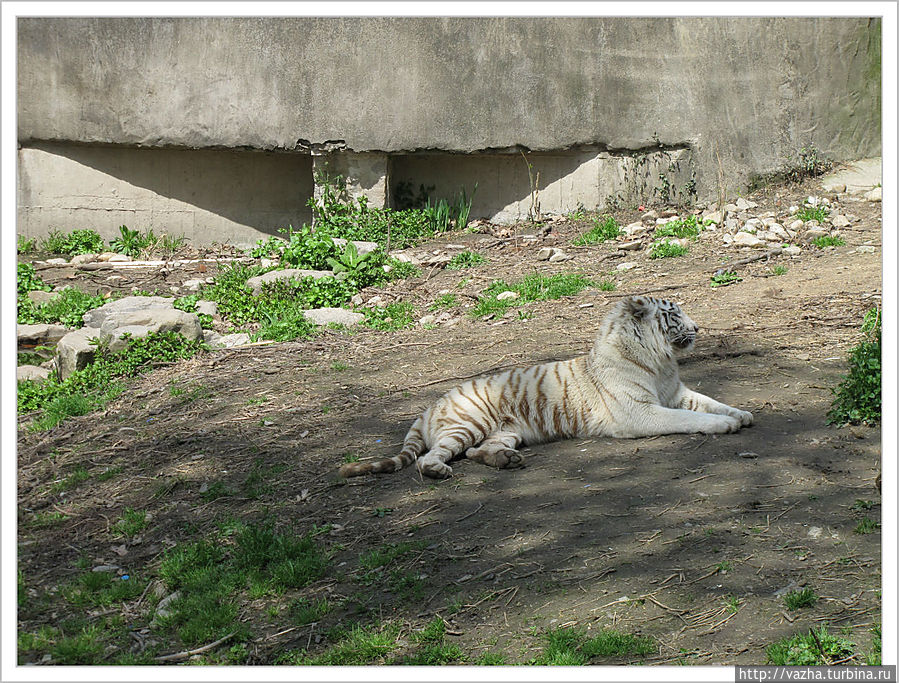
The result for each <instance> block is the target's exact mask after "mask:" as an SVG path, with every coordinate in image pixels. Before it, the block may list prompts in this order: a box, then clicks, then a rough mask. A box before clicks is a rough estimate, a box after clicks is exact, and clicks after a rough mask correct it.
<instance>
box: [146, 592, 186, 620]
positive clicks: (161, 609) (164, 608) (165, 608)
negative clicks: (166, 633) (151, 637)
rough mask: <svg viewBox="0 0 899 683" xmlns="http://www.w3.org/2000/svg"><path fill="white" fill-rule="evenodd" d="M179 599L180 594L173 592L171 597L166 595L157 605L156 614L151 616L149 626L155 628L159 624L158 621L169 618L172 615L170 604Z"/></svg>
mask: <svg viewBox="0 0 899 683" xmlns="http://www.w3.org/2000/svg"><path fill="white" fill-rule="evenodd" d="M180 597H181V592H180V591H175V592H174V593H172V594H171V595H167V596H166V597H164V598H163V599H162V600H160V601H159V604H158V605H156V614H154V615H153V619H152V620H151V621H150V626H155V625H156V624H158V623H159V619H161V618H163V617H167V616H169V615H170V614H171V613H172V609H171V604H172V603H173V602H175V600H177V599H178V598H180Z"/></svg>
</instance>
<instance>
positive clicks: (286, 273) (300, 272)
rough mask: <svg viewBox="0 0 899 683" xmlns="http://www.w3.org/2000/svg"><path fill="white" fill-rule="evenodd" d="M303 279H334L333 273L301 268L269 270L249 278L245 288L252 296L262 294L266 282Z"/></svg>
mask: <svg viewBox="0 0 899 683" xmlns="http://www.w3.org/2000/svg"><path fill="white" fill-rule="evenodd" d="M304 277H314V278H315V279H316V280H317V279H319V278H323V277H334V273H333V272H331V271H330V270H304V269H302V268H285V269H284V270H271V271H269V272H267V273H263V274H262V275H257V276H256V277H251V278H250V279H249V280H247V287H249V288H250V289H251V290H252V291H253V294H256V295H258V294H261V293H262V285H263V284H265V283H266V282H276V281H278V280H290V279H291V278H292V279H295V280H299V279H301V278H304Z"/></svg>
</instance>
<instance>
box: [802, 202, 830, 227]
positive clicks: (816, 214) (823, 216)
mask: <svg viewBox="0 0 899 683" xmlns="http://www.w3.org/2000/svg"><path fill="white" fill-rule="evenodd" d="M829 213H830V210H829V209H827V208H826V207H824V206H803V207H802V208H801V209H799V211H797V212H796V218H798V219H799V220H801V221H803V222H806V223H807V222H808V221H818V222H819V223H823V222H824V221H825V220H827V214H829Z"/></svg>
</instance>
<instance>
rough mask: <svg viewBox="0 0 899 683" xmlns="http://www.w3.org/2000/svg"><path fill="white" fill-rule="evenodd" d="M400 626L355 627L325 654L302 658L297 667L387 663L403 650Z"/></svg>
mask: <svg viewBox="0 0 899 683" xmlns="http://www.w3.org/2000/svg"><path fill="white" fill-rule="evenodd" d="M399 631H400V629H399V626H397V625H395V624H387V625H384V626H380V627H379V626H369V627H363V626H358V625H354V626H353V627H352V628H351V629H349V631H347V632H345V633H344V634H343V635H342V637H341V638H340V640H339V642H337V643H336V644H335V645H334V646H332V647H330V648H328V649H327V650H326V651H325V652H323V653H321V654H319V655H315V656H311V657H309V656H306V657H302V659H301V660H300V661H297V662H295V663H297V664H311V665H332V666H358V665H362V664H378V663H385V659H386V657H387V656H388V655H389V654H390V653H391V652H393V651H394V650H396V649H397V648H398V647H399V640H398V639H399Z"/></svg>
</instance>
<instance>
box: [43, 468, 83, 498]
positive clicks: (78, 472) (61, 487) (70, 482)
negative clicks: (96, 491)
mask: <svg viewBox="0 0 899 683" xmlns="http://www.w3.org/2000/svg"><path fill="white" fill-rule="evenodd" d="M90 478H91V475H90V472H88V471H87V469H86V468H85V467H84V466H83V465H82V466H79V467H77V468H76V469H75V470H73V471H72V473H71V474H70V475H69V476H67V477H66V478H65V479H63V480H61V481H58V482H56V483H55V484H53V486H51V487H50V490H51V491H52V492H53V493H59V492H60V491H68V490H69V489H73V488H76V487H77V486H79V485H80V484H82V483H84V482H86V481H87V480H88V479H90Z"/></svg>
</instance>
